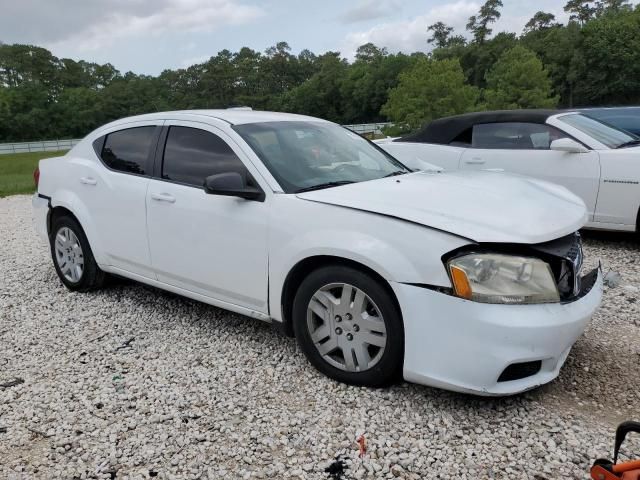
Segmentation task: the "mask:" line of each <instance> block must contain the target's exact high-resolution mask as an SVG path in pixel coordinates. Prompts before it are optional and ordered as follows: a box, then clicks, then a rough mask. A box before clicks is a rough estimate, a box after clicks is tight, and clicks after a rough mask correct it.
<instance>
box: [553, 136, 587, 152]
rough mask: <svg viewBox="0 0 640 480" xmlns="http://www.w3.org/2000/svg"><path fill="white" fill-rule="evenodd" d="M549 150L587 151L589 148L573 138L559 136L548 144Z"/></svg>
mask: <svg viewBox="0 0 640 480" xmlns="http://www.w3.org/2000/svg"><path fill="white" fill-rule="evenodd" d="M549 148H550V149H551V150H555V151H557V152H565V153H587V152H588V151H589V149H588V148H587V147H585V146H584V145H581V144H580V143H578V142H576V141H575V140H571V139H570V138H559V139H558V140H554V141H553V142H551V145H549Z"/></svg>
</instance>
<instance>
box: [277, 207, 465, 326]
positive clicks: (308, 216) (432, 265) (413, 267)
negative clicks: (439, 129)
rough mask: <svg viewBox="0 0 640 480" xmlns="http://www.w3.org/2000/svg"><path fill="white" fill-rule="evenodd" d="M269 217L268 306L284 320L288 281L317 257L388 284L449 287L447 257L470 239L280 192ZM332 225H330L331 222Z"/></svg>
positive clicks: (279, 318)
mask: <svg viewBox="0 0 640 480" xmlns="http://www.w3.org/2000/svg"><path fill="white" fill-rule="evenodd" d="M273 211H274V212H277V216H273V217H272V218H271V219H270V227H271V228H270V235H269V307H270V312H271V316H272V317H273V318H274V319H275V320H279V321H280V320H282V315H281V301H282V294H283V287H284V284H285V280H286V278H287V276H288V274H289V272H291V271H292V270H293V268H294V267H295V266H296V265H297V264H298V263H299V262H301V261H303V260H305V259H308V258H310V257H316V256H331V257H339V258H343V259H347V260H351V261H354V262H357V263H359V264H361V265H364V266H366V267H368V268H370V269H371V270H373V271H375V272H376V273H378V274H379V275H380V276H381V277H382V278H384V279H385V280H387V281H388V282H398V283H414V284H428V285H435V286H442V287H450V286H451V282H450V280H449V276H448V275H447V272H446V269H445V267H444V264H443V263H442V259H441V258H442V256H443V255H444V254H445V253H447V252H449V251H451V250H454V249H456V248H459V247H461V246H463V245H466V244H468V240H465V239H462V238H460V237H457V236H455V235H450V234H447V233H444V232H441V231H438V230H433V229H429V228H427V227H424V226H422V225H417V224H414V223H411V222H406V221H403V220H398V219H396V218H390V217H386V216H383V215H378V214H375V213H369V212H363V211H360V210H353V209H349V208H344V207H337V206H334V205H327V204H321V203H317V202H308V201H305V200H301V199H297V198H295V197H291V196H288V195H277V196H276V199H275V201H274V209H273ZM327 225H329V226H327Z"/></svg>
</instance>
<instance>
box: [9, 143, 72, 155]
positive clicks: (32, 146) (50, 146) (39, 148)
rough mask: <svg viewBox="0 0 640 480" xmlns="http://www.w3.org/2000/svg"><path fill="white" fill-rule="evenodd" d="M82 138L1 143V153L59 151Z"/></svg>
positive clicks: (66, 148) (67, 148)
mask: <svg viewBox="0 0 640 480" xmlns="http://www.w3.org/2000/svg"><path fill="white" fill-rule="evenodd" d="M79 141H80V139H73V140H44V141H42V142H21V143H0V155H2V154H4V153H24V152H57V151H59V150H69V149H70V148H71V147H73V146H74V145H75V144H76V143H78V142H79Z"/></svg>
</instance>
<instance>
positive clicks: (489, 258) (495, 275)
mask: <svg viewBox="0 0 640 480" xmlns="http://www.w3.org/2000/svg"><path fill="white" fill-rule="evenodd" d="M447 267H448V269H449V274H450V275H451V281H452V283H453V290H454V293H455V294H456V296H458V297H461V298H466V299H467V300H474V301H476V302H483V303H506V304H527V303H553V302H559V301H560V294H559V293H558V287H557V285H556V282H555V280H554V278H553V273H552V272H551V268H550V267H549V264H547V263H546V262H544V261H542V260H540V259H538V258H529V257H520V256H514V255H501V254H495V253H474V254H469V255H464V256H461V257H456V258H453V259H451V260H449V262H447Z"/></svg>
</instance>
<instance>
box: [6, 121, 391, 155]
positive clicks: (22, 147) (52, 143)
mask: <svg viewBox="0 0 640 480" xmlns="http://www.w3.org/2000/svg"><path fill="white" fill-rule="evenodd" d="M390 125H393V123H359V124H356V125H345V127H346V128H348V129H349V130H351V131H353V132H356V133H358V134H360V135H367V134H368V135H381V134H382V128H384V127H387V126H390ZM80 140H81V139H79V138H76V139H72V140H44V141H41V142H21V143H0V155H2V154H4V153H24V152H57V151H59V150H69V149H70V148H71V147H73V146H74V145H75V144H76V143H78V142H79V141H80Z"/></svg>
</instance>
